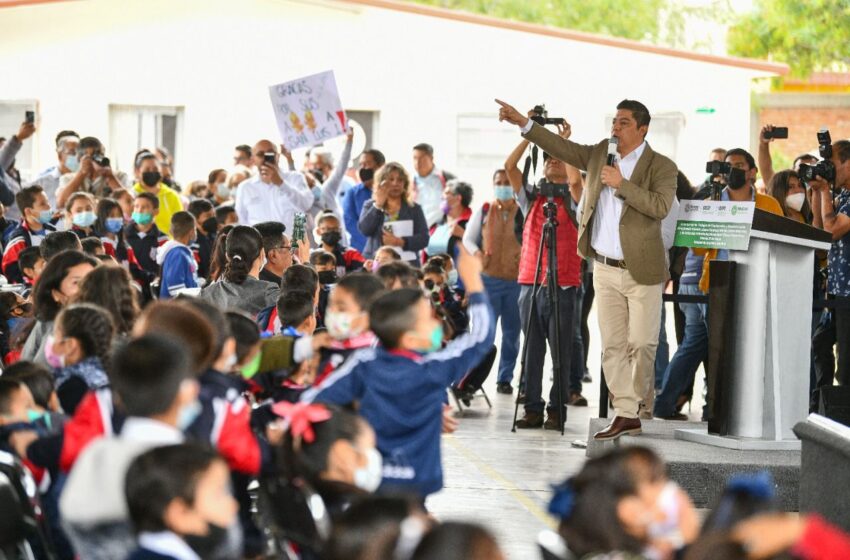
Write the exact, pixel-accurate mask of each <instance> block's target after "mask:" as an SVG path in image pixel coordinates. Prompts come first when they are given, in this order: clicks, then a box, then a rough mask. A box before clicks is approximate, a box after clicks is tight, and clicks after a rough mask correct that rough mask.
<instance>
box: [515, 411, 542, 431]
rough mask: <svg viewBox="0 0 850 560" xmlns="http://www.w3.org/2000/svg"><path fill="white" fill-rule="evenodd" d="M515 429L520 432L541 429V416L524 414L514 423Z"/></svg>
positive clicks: (534, 413)
mask: <svg viewBox="0 0 850 560" xmlns="http://www.w3.org/2000/svg"><path fill="white" fill-rule="evenodd" d="M516 427H517V428H519V429H520V430H528V429H531V428H542V427H543V415H542V414H541V413H539V412H526V413H525V415H523V417H522V418H520V419H519V420H517V421H516Z"/></svg>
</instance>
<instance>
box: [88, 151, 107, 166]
mask: <svg viewBox="0 0 850 560" xmlns="http://www.w3.org/2000/svg"><path fill="white" fill-rule="evenodd" d="M91 160H92V161H93V162H95V163H96V164H98V165H99V166H101V167H109V158H108V157H106V156H105V155H103V154H94V155H93V156H92V157H91Z"/></svg>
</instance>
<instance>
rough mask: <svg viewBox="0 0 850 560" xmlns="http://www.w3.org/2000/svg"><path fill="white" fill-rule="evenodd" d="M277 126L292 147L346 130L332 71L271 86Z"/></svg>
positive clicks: (335, 135) (325, 138)
mask: <svg viewBox="0 0 850 560" xmlns="http://www.w3.org/2000/svg"><path fill="white" fill-rule="evenodd" d="M269 95H270V96H271V100H272V107H273V109H274V113H275V118H276V119H277V127H278V130H280V135H281V138H282V139H283V143H284V144H285V145H286V147H287V148H288V149H289V150H296V149H298V148H308V147H310V146H315V145H317V144H321V143H323V142H325V141H327V140H330V139H331V138H336V137H337V136H343V135H345V133H346V129H347V126H346V117H345V112H344V111H343V109H342V104H341V103H340V100H339V94H338V93H337V89H336V80H335V79H334V74H333V72H332V71H328V72H322V73H321V74H315V75H312V76H307V77H305V78H301V79H298V80H293V81H291V82H284V83H282V84H278V85H274V86H271V87H269Z"/></svg>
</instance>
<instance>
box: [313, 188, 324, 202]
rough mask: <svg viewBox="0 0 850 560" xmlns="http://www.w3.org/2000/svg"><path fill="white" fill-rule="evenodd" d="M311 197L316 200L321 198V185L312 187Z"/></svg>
mask: <svg viewBox="0 0 850 560" xmlns="http://www.w3.org/2000/svg"><path fill="white" fill-rule="evenodd" d="M313 198H315V199H316V202H319V201H320V200H322V188H321V187H313Z"/></svg>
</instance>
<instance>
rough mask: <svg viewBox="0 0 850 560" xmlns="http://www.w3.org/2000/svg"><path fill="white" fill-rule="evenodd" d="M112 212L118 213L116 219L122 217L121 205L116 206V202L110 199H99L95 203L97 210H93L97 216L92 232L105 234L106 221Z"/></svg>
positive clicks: (119, 233)
mask: <svg viewBox="0 0 850 560" xmlns="http://www.w3.org/2000/svg"><path fill="white" fill-rule="evenodd" d="M114 210H117V211H118V216H116V217H121V218H123V217H124V212H123V211H122V210H121V205H120V204H118V201H116V200H114V199H112V198H101V199H100V200H98V201H97V209H96V210H95V214H97V221H96V222H95V223H94V230H95V231H97V232H99V233H100V234H105V233H106V231H107V230H106V220H107V219H109V215H110V214H112V212H113V211H114ZM118 235H119V236H120V235H121V232H118Z"/></svg>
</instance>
